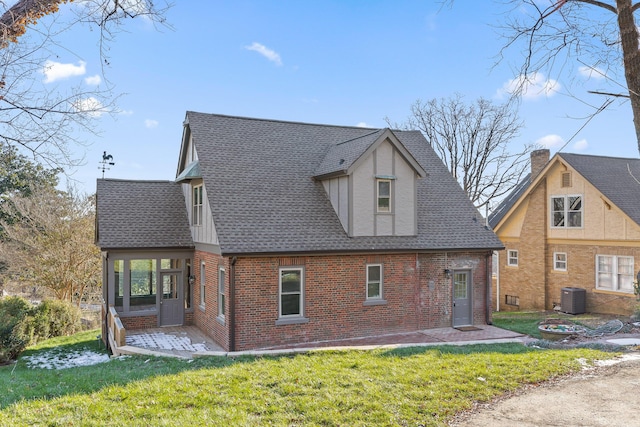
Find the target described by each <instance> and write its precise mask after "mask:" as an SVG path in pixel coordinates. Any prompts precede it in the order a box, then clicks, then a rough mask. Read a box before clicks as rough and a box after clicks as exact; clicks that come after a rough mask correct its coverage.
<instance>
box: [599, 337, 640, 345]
mask: <svg viewBox="0 0 640 427" xmlns="http://www.w3.org/2000/svg"><path fill="white" fill-rule="evenodd" d="M607 342H610V343H612V344H618V345H640V338H614V339H611V340H607Z"/></svg>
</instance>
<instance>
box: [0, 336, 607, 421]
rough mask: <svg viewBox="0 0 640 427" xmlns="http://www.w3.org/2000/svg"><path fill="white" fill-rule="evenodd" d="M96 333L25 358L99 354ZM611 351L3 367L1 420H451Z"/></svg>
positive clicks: (435, 350) (469, 351) (384, 353)
mask: <svg viewBox="0 0 640 427" xmlns="http://www.w3.org/2000/svg"><path fill="white" fill-rule="evenodd" d="M96 334H97V332H96V331H90V332H87V333H83V334H79V335H76V336H75V337H73V338H72V339H65V340H62V339H58V340H50V341H46V342H44V343H42V344H41V345H39V346H38V347H35V348H32V349H29V350H28V352H26V353H25V356H42V355H46V354H51V353H50V352H52V351H57V350H62V351H64V352H71V351H79V350H86V349H91V350H93V351H97V349H98V344H97V340H96V338H95V337H96ZM612 356H613V354H611V353H603V352H600V351H596V350H590V349H575V350H539V349H538V350H536V349H530V348H527V347H524V346H522V345H520V344H502V345H474V346H466V347H456V346H442V347H426V348H407V349H399V350H377V351H344V352H337V351H333V352H316V353H308V354H298V355H291V356H280V357H259V358H254V357H243V358H238V359H227V358H207V359H198V360H194V361H191V362H189V361H184V360H177V359H170V358H149V357H125V358H117V359H112V360H110V361H108V362H106V363H101V364H98V365H93V366H83V367H76V368H70V369H62V370H47V369H37V368H29V367H28V366H27V363H26V359H24V358H22V359H20V360H19V361H18V363H17V364H16V365H14V366H4V367H0V390H3V392H2V393H0V425H2V426H5V425H7V426H8V425H11V426H32V425H43V426H44V425H46V426H93V425H96V426H125V425H126V426H156V425H159V426H162V425H167V426H193V425H221V426H222V425H224V426H238V425H240V426H246V425H248V426H254V425H282V426H289V425H314V426H315V425H326V426H331V425H349V426H358V425H361V426H365V425H366V426H371V425H376V426H377V425H380V426H385V425H388V426H397V425H409V426H416V425H427V426H440V425H446V421H447V419H449V418H450V417H451V416H452V415H454V414H455V413H457V412H459V411H462V410H465V409H468V408H470V407H471V406H472V404H473V402H474V401H487V400H490V399H492V398H494V397H496V396H498V395H500V394H502V393H504V392H506V391H508V390H513V389H515V388H517V387H519V386H520V385H522V384H524V383H538V382H541V381H545V380H547V379H549V378H550V377H554V376H557V375H563V374H566V373H569V372H571V371H575V370H578V369H580V367H581V365H580V363H579V362H578V361H577V359H578V358H584V359H586V360H588V361H591V360H593V359H595V358H602V359H603V358H610V357H612Z"/></svg>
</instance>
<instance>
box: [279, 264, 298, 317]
mask: <svg viewBox="0 0 640 427" xmlns="http://www.w3.org/2000/svg"><path fill="white" fill-rule="evenodd" d="M279 281H280V307H279V313H278V315H279V317H280V318H291V317H302V316H303V314H304V313H303V310H304V270H303V269H302V267H283V268H281V269H280V280H279Z"/></svg>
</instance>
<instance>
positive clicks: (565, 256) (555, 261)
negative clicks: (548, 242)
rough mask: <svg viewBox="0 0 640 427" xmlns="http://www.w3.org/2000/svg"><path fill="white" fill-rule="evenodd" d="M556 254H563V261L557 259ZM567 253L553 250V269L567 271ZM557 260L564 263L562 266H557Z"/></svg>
mask: <svg viewBox="0 0 640 427" xmlns="http://www.w3.org/2000/svg"><path fill="white" fill-rule="evenodd" d="M558 255H564V261H562V260H558ZM567 258H568V257H567V253H566V252H554V253H553V269H554V270H555V271H567V263H568V259H567ZM558 262H561V263H564V268H561V267H558Z"/></svg>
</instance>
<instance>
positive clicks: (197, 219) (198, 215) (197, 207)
mask: <svg viewBox="0 0 640 427" xmlns="http://www.w3.org/2000/svg"><path fill="white" fill-rule="evenodd" d="M191 215H192V224H193V225H202V185H196V186H195V187H193V209H192V212H191Z"/></svg>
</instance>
